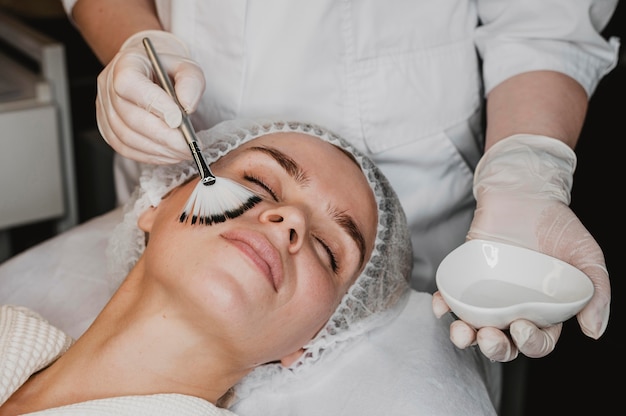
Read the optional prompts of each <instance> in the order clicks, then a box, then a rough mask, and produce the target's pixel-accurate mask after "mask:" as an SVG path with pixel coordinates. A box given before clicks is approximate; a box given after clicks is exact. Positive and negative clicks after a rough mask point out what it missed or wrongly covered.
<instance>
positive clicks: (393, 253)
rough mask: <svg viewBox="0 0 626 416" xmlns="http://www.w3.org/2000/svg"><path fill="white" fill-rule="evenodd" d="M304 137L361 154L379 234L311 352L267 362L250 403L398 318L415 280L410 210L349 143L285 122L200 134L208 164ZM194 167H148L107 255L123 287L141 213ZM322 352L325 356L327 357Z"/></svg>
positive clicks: (247, 383) (138, 241) (252, 380)
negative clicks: (258, 143)
mask: <svg viewBox="0 0 626 416" xmlns="http://www.w3.org/2000/svg"><path fill="white" fill-rule="evenodd" d="M278 132H299V133H305V134H308V135H311V136H315V137H318V138H320V139H322V140H324V141H326V142H329V143H332V144H334V145H335V146H338V147H340V148H342V149H345V150H347V151H348V152H350V153H351V154H353V155H354V157H355V159H356V161H357V162H358V164H359V165H360V166H361V169H362V170H363V172H364V174H365V176H366V177H367V180H368V182H369V184H370V186H371V188H372V190H373V192H374V195H375V198H376V202H377V204H378V228H377V233H376V243H375V248H374V250H373V252H372V255H371V257H370V259H369V261H368V262H367V264H366V265H365V268H364V270H363V272H362V273H361V275H360V276H359V277H358V278H357V280H356V281H355V283H354V284H353V285H352V286H351V287H350V289H349V291H348V293H346V294H345V295H344V297H343V299H342V301H341V303H340V304H339V306H338V307H337V309H336V310H335V312H334V313H333V315H332V316H331V318H330V319H329V321H328V322H327V324H326V325H325V326H324V328H323V329H322V330H321V331H320V332H319V333H318V334H317V335H316V337H315V338H314V339H313V340H312V341H311V342H310V343H309V344H307V345H306V346H305V351H306V352H305V353H304V354H303V355H302V356H301V358H300V359H299V360H298V361H297V362H296V363H294V364H292V365H291V367H290V368H285V367H283V366H282V365H280V364H268V365H264V366H261V367H258V368H257V369H255V370H254V371H253V372H252V373H251V374H250V375H248V376H247V377H246V378H245V379H244V380H243V381H242V382H241V383H240V384H239V385H238V386H237V396H238V397H239V398H242V397H245V396H246V395H247V392H249V390H250V389H251V388H254V386H255V385H257V383H264V384H265V383H269V382H272V383H279V384H280V383H282V382H285V381H286V380H287V379H289V376H293V375H295V374H297V373H299V372H302V371H304V370H306V368H307V367H309V366H311V365H313V364H314V363H315V362H317V361H318V360H320V359H321V358H322V356H323V357H324V358H326V357H329V356H331V355H335V354H336V352H337V351H339V350H341V349H343V348H344V346H345V345H348V344H349V342H347V341H350V340H354V339H356V338H357V337H358V336H360V335H362V334H364V333H365V332H367V331H368V330H370V329H373V328H375V327H378V326H380V325H383V324H384V323H385V322H387V321H388V320H389V319H391V317H393V316H394V315H396V314H397V313H398V311H399V310H400V308H401V306H403V305H404V302H403V299H406V297H407V296H405V295H406V294H407V293H408V287H409V286H408V279H409V278H410V275H411V267H412V260H411V253H412V251H411V241H410V238H409V232H408V227H407V224H406V218H405V215H404V211H403V210H402V208H401V206H400V202H399V200H398V198H397V196H396V193H395V192H394V190H393V189H392V188H391V186H390V185H389V183H388V181H387V179H386V178H385V176H384V175H383V174H382V172H381V171H380V170H379V169H378V168H377V167H376V166H375V165H374V163H373V162H372V161H371V160H370V159H369V158H368V157H366V156H364V155H363V154H361V153H360V152H359V151H358V150H357V149H356V148H354V147H353V146H352V145H350V144H349V143H348V142H347V141H346V140H344V139H343V138H341V137H339V136H337V135H336V134H334V133H332V132H330V131H328V130H326V129H324V128H321V127H319V126H316V125H312V124H307V123H300V122H286V121H241V120H238V121H226V122H222V123H220V124H218V125H216V126H215V127H213V128H211V129H209V130H205V131H201V132H199V133H198V141H199V142H200V143H199V144H200V146H201V148H202V149H203V150H202V152H203V154H204V155H205V157H206V160H207V162H208V163H212V162H214V161H215V160H217V159H219V158H220V157H222V156H224V155H225V154H227V153H228V152H230V151H231V150H233V149H235V148H237V147H238V146H239V145H241V144H243V143H245V142H248V141H250V140H252V139H255V138H257V137H259V136H263V135H266V134H271V133H278ZM197 173H198V172H197V169H196V166H195V164H194V163H193V162H192V161H188V162H181V163H178V164H175V165H166V166H147V165H146V166H145V167H144V169H143V172H142V175H141V178H140V186H139V187H138V189H137V190H136V191H135V193H134V194H133V196H132V197H131V199H130V200H129V202H128V203H127V205H126V208H125V215H124V220H123V222H122V223H121V224H120V225H119V226H118V227H117V228H116V230H115V231H114V233H113V236H112V238H111V241H110V244H109V249H108V254H109V257H110V259H109V260H110V264H111V266H112V269H111V274H112V276H113V278H114V283H115V285H116V286H117V285H118V284H119V283H120V282H121V281H122V279H123V278H124V277H125V276H126V274H127V273H128V272H129V271H130V269H131V268H132V266H133V265H134V264H135V262H136V261H137V259H138V258H139V256H140V255H141V253H142V252H143V250H144V248H145V236H144V233H143V232H142V231H141V230H140V229H139V228H138V226H137V220H138V218H139V215H140V214H141V213H142V212H143V211H144V210H146V209H147V208H149V207H150V206H157V205H158V204H159V203H160V201H161V198H162V197H163V196H164V195H165V194H166V193H167V192H168V191H170V190H171V189H173V188H174V187H176V186H178V185H180V184H182V183H184V182H185V181H186V180H187V179H189V178H190V177H191V176H193V175H196V174H197ZM322 353H323V354H322Z"/></svg>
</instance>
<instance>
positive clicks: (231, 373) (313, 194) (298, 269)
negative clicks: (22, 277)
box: [0, 122, 411, 416]
mask: <svg viewBox="0 0 626 416" xmlns="http://www.w3.org/2000/svg"><path fill="white" fill-rule="evenodd" d="M200 139H201V140H202V141H203V142H204V143H212V144H211V148H210V149H207V155H208V159H209V160H216V159H218V160H217V161H216V162H215V163H213V164H212V170H213V172H214V173H215V174H216V175H217V176H221V177H226V178H230V179H233V180H235V181H237V182H240V183H242V184H243V185H245V186H247V187H248V188H250V189H251V190H253V191H254V192H255V193H257V194H258V195H259V196H260V197H261V200H260V202H258V203H256V205H254V206H252V207H251V208H249V209H248V210H246V211H245V212H243V213H242V214H241V215H240V216H238V217H237V218H233V219H229V220H226V221H225V222H220V223H217V224H213V225H210V226H209V225H205V224H193V225H192V224H191V223H190V222H181V221H180V220H179V218H180V214H181V212H182V210H183V207H184V206H185V204H186V202H187V199H188V198H189V196H190V193H191V192H192V190H193V189H194V188H195V186H196V184H197V182H198V177H197V174H196V171H195V168H194V166H193V165H192V163H191V162H183V163H181V164H178V165H174V166H159V167H150V168H149V169H148V170H146V172H145V174H144V176H143V178H142V182H141V186H140V189H138V191H137V192H136V194H135V197H134V198H133V200H132V201H131V202H130V203H129V206H128V207H127V212H126V214H125V217H124V220H123V222H122V224H120V225H119V226H118V228H117V229H116V231H115V233H114V237H113V240H112V245H111V247H112V248H114V250H112V251H111V253H113V254H114V256H113V257H114V258H116V259H117V265H118V267H117V268H116V269H115V270H118V274H119V276H120V280H121V284H120V286H119V289H118V290H117V291H116V292H115V294H114V295H113V297H112V298H111V300H110V301H109V302H108V303H107V305H106V306H105V307H104V309H103V310H102V312H101V313H100V314H99V315H98V317H97V318H96V320H95V321H94V323H93V324H92V325H91V326H90V327H89V328H88V329H87V331H86V332H85V333H84V334H83V335H82V336H80V337H79V338H78V339H77V340H76V341H75V342H74V341H73V340H72V339H71V338H70V337H69V336H67V335H65V334H64V333H63V332H62V331H60V330H58V329H56V328H54V327H52V326H50V325H49V324H48V323H47V322H46V321H45V320H44V319H43V318H42V317H41V316H39V315H38V314H36V313H34V312H32V311H29V310H28V309H26V308H22V307H15V306H3V307H2V309H1V312H0V344H1V345H0V352H2V356H0V378H1V380H0V415H3V416H4V415H16V414H24V413H29V412H36V411H43V412H41V413H39V414H64V413H72V414H79V413H80V414H95V413H97V414H108V413H111V414H118V415H124V414H129V415H130V414H137V412H140V413H145V414H147V412H148V411H149V412H150V414H159V415H165V414H172V415H174V414H175V415H181V414H186V415H196V414H198V415H200V414H202V415H207V414H208V415H218V414H225V415H226V414H233V413H231V412H230V411H228V410H226V408H228V406H229V403H230V402H231V401H232V399H233V398H235V397H236V396H237V389H238V386H239V385H240V384H241V383H242V381H243V382H245V380H246V379H248V378H252V379H254V380H255V381H257V382H258V381H259V380H260V381H262V380H263V379H264V378H265V377H268V378H269V377H276V376H277V375H278V376H280V373H281V372H285V373H293V372H300V371H307V369H309V368H311V367H314V366H315V365H316V363H317V362H318V361H319V360H320V359H322V358H323V357H324V356H325V355H327V354H337V352H338V351H341V350H342V349H344V346H346V345H349V344H350V340H351V339H354V338H355V337H358V336H359V335H361V334H362V333H364V332H366V331H368V330H371V329H372V328H375V327H379V326H381V325H383V324H384V323H385V322H387V321H388V320H389V319H390V318H391V316H392V315H393V314H395V313H396V312H394V311H395V310H396V309H397V308H394V305H396V304H398V303H400V302H401V301H402V299H404V298H405V297H406V296H405V295H406V294H407V293H408V285H407V279H408V277H409V273H410V264H411V259H410V252H411V250H410V240H409V237H408V232H407V228H406V223H405V219H404V214H403V212H402V210H401V208H400V205H399V202H398V200H397V199H396V196H395V193H394V192H393V191H392V189H391V188H390V187H389V185H388V183H387V181H386V179H385V178H384V177H383V175H382V174H381V173H380V172H379V171H378V170H377V168H376V167H375V166H374V165H373V164H372V162H371V161H370V160H369V159H367V158H365V157H363V156H361V155H360V154H358V152H357V151H356V150H355V149H353V148H352V147H351V146H350V145H349V144H347V143H346V142H344V141H343V140H342V139H341V138H339V137H337V136H335V135H334V134H332V133H330V132H327V131H325V130H323V129H321V128H318V127H316V126H310V125H307V124H300V123H282V122H272V123H269V122H268V123H266V124H257V123H244V122H231V123H223V124H221V125H219V126H217V127H215V128H213V129H211V130H208V131H206V132H202V133H201V134H200ZM346 351H347V350H346ZM342 353H343V352H342ZM46 409H47V410H46ZM89 412H92V413H89Z"/></svg>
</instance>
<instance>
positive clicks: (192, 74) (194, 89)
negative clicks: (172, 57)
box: [163, 56, 205, 114]
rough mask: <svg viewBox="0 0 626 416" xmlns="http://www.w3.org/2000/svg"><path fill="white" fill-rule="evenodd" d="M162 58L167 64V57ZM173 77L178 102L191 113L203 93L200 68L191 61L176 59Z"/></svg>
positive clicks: (196, 106) (203, 83)
mask: <svg viewBox="0 0 626 416" xmlns="http://www.w3.org/2000/svg"><path fill="white" fill-rule="evenodd" d="M163 60H164V61H165V62H166V65H167V62H168V57H167V56H165V57H164V59H163ZM173 78H174V80H173V83H174V90H175V91H176V97H177V98H178V102H180V105H181V106H182V107H183V109H184V111H185V112H186V113H187V114H191V113H193V112H194V111H196V109H197V108H198V103H199V102H200V99H201V98H202V94H203V93H204V88H205V79H204V73H203V72H202V69H201V68H200V67H199V66H198V64H196V63H195V62H193V61H190V60H183V61H178V62H176V72H174V76H173Z"/></svg>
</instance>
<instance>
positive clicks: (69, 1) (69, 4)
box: [61, 0, 78, 16]
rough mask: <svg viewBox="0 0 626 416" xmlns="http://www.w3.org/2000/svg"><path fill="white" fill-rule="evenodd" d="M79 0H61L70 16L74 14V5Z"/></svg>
mask: <svg viewBox="0 0 626 416" xmlns="http://www.w3.org/2000/svg"><path fill="white" fill-rule="evenodd" d="M77 1H78V0H61V2H62V3H63V8H64V9H65V13H67V15H68V16H71V15H72V9H73V8H74V5H75V4H76V2H77Z"/></svg>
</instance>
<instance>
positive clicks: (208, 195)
mask: <svg viewBox="0 0 626 416" xmlns="http://www.w3.org/2000/svg"><path fill="white" fill-rule="evenodd" d="M143 45H144V47H145V48H146V53H147V54H148V58H149V59H150V62H151V63H152V67H153V69H154V72H155V73H156V75H157V78H158V80H159V83H160V85H161V87H162V88H163V89H164V90H165V91H166V92H167V93H168V94H169V95H170V96H171V97H172V99H174V101H175V102H176V104H177V105H178V108H179V109H180V112H181V113H182V115H183V120H182V123H181V124H180V127H179V128H180V131H181V132H182V133H183V137H184V138H185V140H186V141H187V144H188V145H189V149H190V150H191V155H192V156H193V160H194V161H195V162H196V165H197V166H198V171H199V173H200V182H198V185H197V186H196V188H195V189H194V190H193V192H192V193H191V196H190V197H189V200H188V201H187V204H186V205H185V208H184V209H183V212H182V213H181V215H180V217H179V219H180V222H185V221H187V220H188V219H190V221H191V224H206V225H211V224H215V223H220V222H224V221H226V220H227V219H229V218H236V217H238V216H240V215H241V214H243V213H244V212H245V211H246V210H248V209H250V208H252V207H253V206H255V205H256V204H257V203H258V202H260V201H261V198H260V197H259V196H258V195H257V194H255V193H254V192H252V191H251V190H249V189H248V188H246V187H245V186H243V185H241V184H240V183H238V182H235V181H233V180H230V179H228V178H222V177H216V176H215V175H214V174H213V173H212V172H211V170H210V169H209V166H208V164H207V163H206V161H205V160H204V157H203V156H202V153H201V152H200V148H199V146H198V140H197V139H196V133H195V131H194V128H193V126H192V124H191V120H189V116H188V115H187V113H186V112H185V110H184V109H183V107H182V105H181V104H180V102H179V101H178V98H177V97H176V92H175V91H174V87H173V85H172V82H171V81H170V78H169V76H168V75H167V72H165V70H164V69H163V66H162V65H161V62H160V60H159V57H158V56H157V53H156V51H155V50H154V47H153V46H152V42H150V39H148V38H144V39H143Z"/></svg>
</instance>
